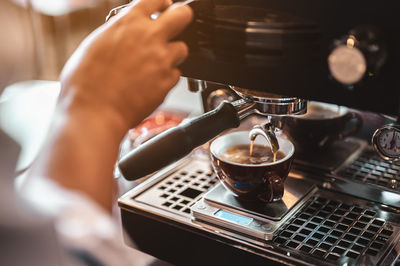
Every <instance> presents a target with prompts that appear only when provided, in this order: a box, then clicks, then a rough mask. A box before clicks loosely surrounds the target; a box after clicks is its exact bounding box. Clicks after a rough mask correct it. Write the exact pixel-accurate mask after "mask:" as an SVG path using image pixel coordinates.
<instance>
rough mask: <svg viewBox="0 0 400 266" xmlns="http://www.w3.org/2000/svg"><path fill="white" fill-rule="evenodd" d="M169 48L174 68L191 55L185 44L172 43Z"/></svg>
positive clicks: (171, 63)
mask: <svg viewBox="0 0 400 266" xmlns="http://www.w3.org/2000/svg"><path fill="white" fill-rule="evenodd" d="M167 46H168V47H167V49H168V53H169V55H170V65H171V66H172V67H177V66H179V65H180V64H181V63H182V62H183V61H184V60H185V59H186V57H187V56H188V54H189V49H188V47H187V45H186V44H185V43H184V42H171V43H168V44H167Z"/></svg>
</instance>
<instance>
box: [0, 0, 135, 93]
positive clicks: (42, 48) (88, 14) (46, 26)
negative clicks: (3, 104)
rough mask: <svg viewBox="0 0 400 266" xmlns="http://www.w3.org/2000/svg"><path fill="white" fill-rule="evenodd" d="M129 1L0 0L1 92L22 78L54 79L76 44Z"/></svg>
mask: <svg viewBox="0 0 400 266" xmlns="http://www.w3.org/2000/svg"><path fill="white" fill-rule="evenodd" d="M127 2H129V0H0V22H1V23H0V36H1V41H0V93H1V91H2V90H3V89H4V88H5V87H6V86H7V85H9V84H11V83H14V82H17V81H21V80H29V79H35V80H38V79H39V80H57V79H58V76H59V73H60V71H61V69H62V67H63V65H64V63H65V62H66V60H67V59H68V57H69V56H70V55H71V54H72V52H73V51H74V50H75V49H76V47H77V46H78V45H79V43H80V42H81V41H82V40H83V39H84V38H85V37H86V36H87V35H88V34H89V33H90V32H91V31H93V30H94V29H95V28H96V27H98V26H99V25H101V24H102V23H104V21H105V17H106V15H107V14H108V12H109V10H110V9H111V8H113V7H115V6H118V5H121V4H125V3H127Z"/></svg>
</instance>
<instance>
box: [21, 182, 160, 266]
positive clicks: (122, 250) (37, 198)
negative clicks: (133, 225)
mask: <svg viewBox="0 0 400 266" xmlns="http://www.w3.org/2000/svg"><path fill="white" fill-rule="evenodd" d="M19 194H20V195H21V196H22V198H23V199H24V200H26V201H27V203H28V205H27V206H30V207H31V208H34V209H35V210H36V211H37V212H40V213H41V214H42V215H45V216H48V217H51V218H53V219H54V221H55V229H56V232H57V235H58V237H59V241H60V243H61V245H62V246H64V247H65V248H67V249H69V250H78V251H83V252H85V253H87V254H90V255H91V256H92V257H93V258H95V259H96V260H97V261H99V262H101V263H102V264H103V265H118V266H124V265H130V266H131V265H149V264H151V263H153V262H154V260H155V258H154V257H152V256H150V255H147V254H145V253H142V252H140V251H138V250H136V249H134V248H130V247H128V246H126V245H125V244H124V240H123V235H122V234H123V233H122V230H121V228H120V226H119V223H117V222H116V221H115V220H113V219H112V217H111V216H110V215H109V214H108V213H106V212H105V211H104V210H103V209H102V208H101V207H100V206H98V205H97V204H96V203H95V202H93V201H92V200H91V199H90V198H89V197H87V196H86V195H84V194H83V193H80V192H78V191H69V190H67V189H64V188H63V187H61V186H59V185H58V184H56V183H55V182H53V181H51V180H49V179H47V178H41V177H34V178H33V177H30V178H29V179H27V180H26V182H24V184H22V185H21V186H20V189H19ZM138 230H140V228H138Z"/></svg>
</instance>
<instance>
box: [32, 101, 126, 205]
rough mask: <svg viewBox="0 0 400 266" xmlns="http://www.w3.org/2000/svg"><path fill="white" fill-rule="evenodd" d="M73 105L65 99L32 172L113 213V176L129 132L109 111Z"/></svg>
mask: <svg viewBox="0 0 400 266" xmlns="http://www.w3.org/2000/svg"><path fill="white" fill-rule="evenodd" d="M71 102H72V103H70V101H68V100H67V99H64V100H62V101H61V102H60V103H59V105H58V107H57V110H56V113H55V116H54V119H53V124H52V126H51V129H50V134H49V137H48V139H47V141H46V143H45V146H44V148H43V152H42V153H41V155H40V157H39V158H38V161H37V162H36V163H35V166H34V168H33V170H32V172H33V174H34V175H36V176H43V177H46V178H50V179H52V180H54V181H55V182H57V183H58V184H60V185H61V186H63V187H65V188H68V189H73V190H79V191H82V192H84V193H86V194H87V195H88V196H90V197H91V198H92V199H94V200H95V201H96V202H97V203H99V204H100V205H101V206H103V207H104V208H106V209H108V210H111V205H112V191H113V178H112V173H113V169H114V165H115V162H116V159H117V156H118V149H119V143H120V141H121V140H122V138H123V136H124V134H125V133H126V131H127V130H128V128H127V126H126V125H125V124H124V123H123V122H122V120H121V119H118V117H117V116H116V115H114V114H113V113H112V112H110V111H108V110H103V109H101V107H99V108H98V109H97V110H96V109H93V108H92V109H88V108H85V106H84V105H83V106H82V105H79V104H77V105H75V102H74V101H71Z"/></svg>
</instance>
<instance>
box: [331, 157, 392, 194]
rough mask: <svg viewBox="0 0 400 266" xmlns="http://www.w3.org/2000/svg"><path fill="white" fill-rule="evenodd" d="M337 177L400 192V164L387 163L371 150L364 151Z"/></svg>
mask: <svg viewBox="0 0 400 266" xmlns="http://www.w3.org/2000/svg"><path fill="white" fill-rule="evenodd" d="M337 175H339V176H342V177H345V178H349V179H352V180H356V181H359V182H363V183H369V184H373V185H377V186H380V187H384V188H385V189H388V188H389V189H394V190H396V191H398V192H400V187H399V186H398V183H399V182H400V162H387V161H385V160H383V159H382V158H380V157H379V156H378V155H377V154H376V153H375V152H374V151H372V150H366V151H364V152H363V153H362V154H361V155H360V156H359V157H358V158H357V159H356V160H354V161H353V162H352V163H350V164H349V165H347V166H346V167H344V168H342V169H340V170H339V171H338V172H337Z"/></svg>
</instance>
